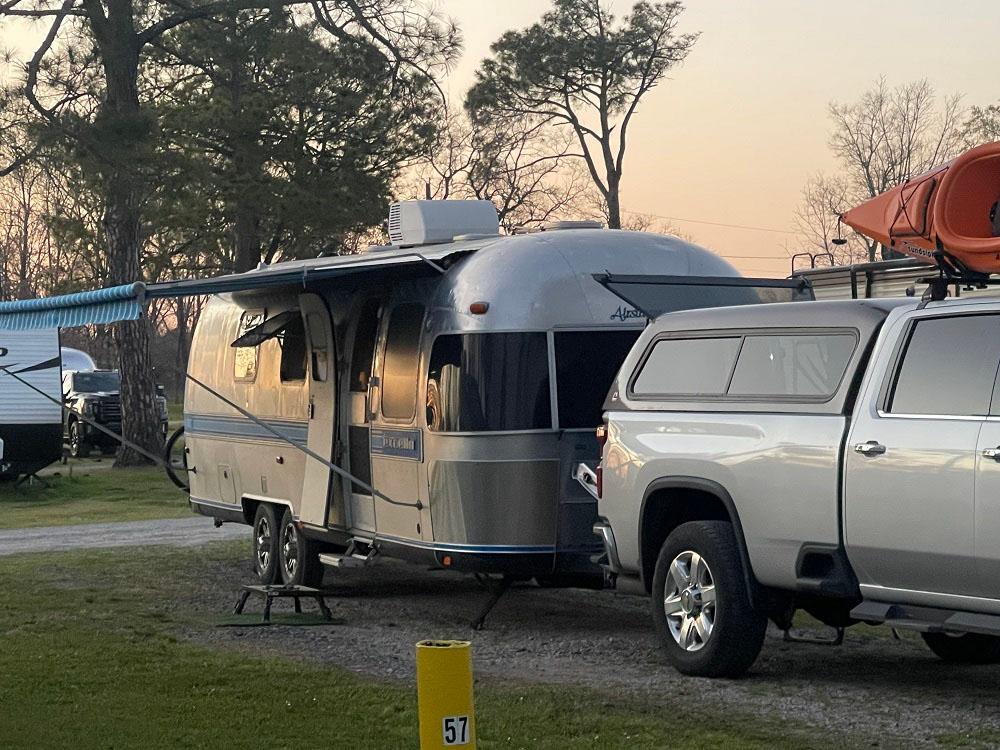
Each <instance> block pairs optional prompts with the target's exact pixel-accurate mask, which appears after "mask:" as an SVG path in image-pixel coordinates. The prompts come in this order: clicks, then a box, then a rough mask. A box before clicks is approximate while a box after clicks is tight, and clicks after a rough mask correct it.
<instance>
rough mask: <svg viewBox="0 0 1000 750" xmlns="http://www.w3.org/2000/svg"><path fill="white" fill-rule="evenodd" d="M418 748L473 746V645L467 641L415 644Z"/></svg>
mask: <svg viewBox="0 0 1000 750" xmlns="http://www.w3.org/2000/svg"><path fill="white" fill-rule="evenodd" d="M417 713H418V715H419V717H420V750H441V749H442V748H447V747H465V748H471V749H472V750H475V748H476V716H475V706H474V703H473V696H472V646H471V644H470V643H469V642H468V641H420V643H418V644H417Z"/></svg>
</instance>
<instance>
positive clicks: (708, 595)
mask: <svg viewBox="0 0 1000 750" xmlns="http://www.w3.org/2000/svg"><path fill="white" fill-rule="evenodd" d="M663 589H664V590H663V611H664V612H665V613H666V615H667V627H668V628H669V629H670V634H671V635H672V636H673V638H674V641H675V642H676V643H677V645H678V646H680V647H681V648H683V649H684V650H685V651H698V650H700V649H702V648H703V647H704V646H705V644H706V643H708V641H709V639H710V638H711V637H712V630H713V629H714V628H715V620H716V615H717V613H718V606H717V603H716V599H715V579H714V578H713V577H712V571H711V569H710V568H709V567H708V564H707V563H706V562H705V560H704V558H702V557H701V555H699V554H698V553H697V552H692V551H690V550H688V551H685V552H681V553H680V554H679V555H677V557H675V558H674V561H673V562H672V563H670V569H669V571H668V572H667V580H666V583H665V585H664V587H663Z"/></svg>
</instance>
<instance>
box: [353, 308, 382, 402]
mask: <svg viewBox="0 0 1000 750" xmlns="http://www.w3.org/2000/svg"><path fill="white" fill-rule="evenodd" d="M380 304H381V303H380V302H379V301H378V300H377V299H370V300H366V301H365V304H364V306H363V307H362V308H361V315H360V316H359V317H358V324H357V327H356V328H355V330H354V346H353V347H352V348H351V390H352V391H353V392H355V393H364V392H365V391H367V390H368V381H369V379H370V378H371V374H372V360H373V359H374V358H375V340H376V339H377V338H378V321H379V315H378V311H379V307H380Z"/></svg>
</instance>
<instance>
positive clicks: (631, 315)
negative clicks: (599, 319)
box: [611, 305, 646, 322]
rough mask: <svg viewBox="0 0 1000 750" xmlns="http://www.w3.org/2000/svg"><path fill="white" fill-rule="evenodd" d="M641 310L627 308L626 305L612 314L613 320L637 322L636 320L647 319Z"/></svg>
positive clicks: (619, 307)
mask: <svg viewBox="0 0 1000 750" xmlns="http://www.w3.org/2000/svg"><path fill="white" fill-rule="evenodd" d="M645 317H646V316H645V315H643V314H642V313H641V312H640V311H639V310H636V309H635V308H634V307H625V306H624V305H619V306H618V309H617V310H615V311H614V312H613V313H611V320H621V321H623V322H624V321H626V320H635V319H636V318H645Z"/></svg>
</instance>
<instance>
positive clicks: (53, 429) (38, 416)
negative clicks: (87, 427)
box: [0, 328, 62, 479]
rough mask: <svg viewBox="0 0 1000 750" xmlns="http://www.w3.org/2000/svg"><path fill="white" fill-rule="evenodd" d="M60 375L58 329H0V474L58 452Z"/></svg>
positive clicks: (12, 474) (8, 475)
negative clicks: (0, 453) (0, 443)
mask: <svg viewBox="0 0 1000 750" xmlns="http://www.w3.org/2000/svg"><path fill="white" fill-rule="evenodd" d="M60 376H61V370H60V366H59V331H58V330H56V329H55V328H48V329H45V330H40V331H2V332H0V440H3V443H4V458H3V459H2V460H0V464H2V466H0V479H15V478H17V477H18V476H20V475H22V474H34V473H35V472H36V471H38V470H39V469H42V468H44V467H46V466H48V465H49V464H50V463H52V462H53V461H58V460H59V457H60V456H61V455H62V411H61V410H60V408H59V397H60V395H59V381H60ZM36 389H37V390H36ZM43 394H44V395H43Z"/></svg>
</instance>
